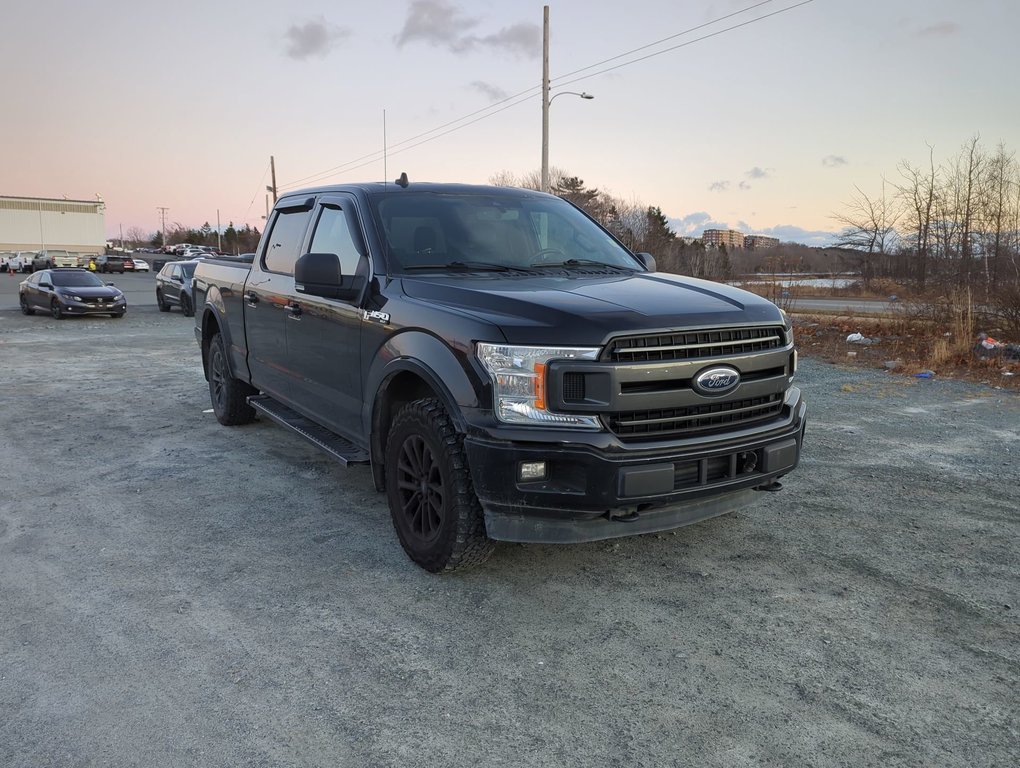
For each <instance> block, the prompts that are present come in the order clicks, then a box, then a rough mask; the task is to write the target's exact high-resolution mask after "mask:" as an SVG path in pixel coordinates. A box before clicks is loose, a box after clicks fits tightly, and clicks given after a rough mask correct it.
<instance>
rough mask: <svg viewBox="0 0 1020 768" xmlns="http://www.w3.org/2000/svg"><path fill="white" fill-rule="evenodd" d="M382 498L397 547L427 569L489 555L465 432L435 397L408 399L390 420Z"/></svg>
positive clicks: (455, 566) (471, 562) (467, 563)
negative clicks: (473, 484)
mask: <svg viewBox="0 0 1020 768" xmlns="http://www.w3.org/2000/svg"><path fill="white" fill-rule="evenodd" d="M386 496H387V499H388V501H389V506H390V515H391V516H392V518H393V527H394V528H396V531H397V537H398V538H399V539H400V544H401V546H402V547H403V548H404V551H405V552H406V553H407V554H408V556H409V557H410V558H411V559H412V560H414V562H416V563H417V564H418V565H420V566H421V567H422V568H424V569H425V570H427V571H431V572H432V573H437V572H439V571H453V570H456V569H458V568H466V567H469V566H472V565H479V564H481V563H483V562H485V561H486V560H487V559H488V558H489V555H491V554H492V551H493V543H492V541H491V540H490V539H489V538H488V537H487V536H486V535H485V519H484V516H483V514H482V508H481V505H480V504H479V503H478V497H477V496H476V495H475V491H474V487H473V486H472V485H471V475H470V473H469V471H468V463H467V456H466V454H465V453H464V440H463V436H462V435H460V434H458V432H457V430H456V429H455V428H454V425H453V421H452V420H451V419H450V415H449V414H448V413H447V412H446V409H445V408H444V407H443V406H442V404H441V403H440V402H439V401H438V400H436V399H435V398H427V399H424V400H417V401H415V402H413V403H409V404H408V405H406V406H404V408H402V409H401V411H400V412H399V413H398V414H397V416H396V418H394V419H393V425H392V426H391V428H390V432H389V437H388V438H387V442H386Z"/></svg>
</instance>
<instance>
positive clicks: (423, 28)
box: [396, 0, 542, 59]
mask: <svg viewBox="0 0 1020 768" xmlns="http://www.w3.org/2000/svg"><path fill="white" fill-rule="evenodd" d="M478 24H479V20H478V19H477V18H474V17H472V16H467V15H465V14H464V13H463V12H462V11H461V9H459V8H458V7H457V6H455V5H453V4H452V3H448V2H446V1H445V0H414V1H413V2H412V3H411V7H410V9H409V11H408V14H407V19H406V20H405V21H404V28H403V29H402V30H400V34H398V35H397V37H396V44H397V47H398V48H403V47H404V46H405V45H407V44H408V43H415V42H419V43H425V44H426V45H431V46H433V47H436V48H447V49H449V50H450V51H452V52H453V53H467V52H470V51H474V50H477V49H486V50H490V51H500V52H503V53H510V54H513V55H515V56H525V57H527V58H532V59H534V58H538V57H539V56H540V55H541V52H542V51H541V49H542V31H541V29H540V28H539V26H538V25H537V24H526V23H520V24H513V25H511V26H509V27H503V28H502V29H501V30H499V31H498V32H495V33H490V34H487V35H477V34H470V33H471V32H472V31H473V30H474V29H475V28H476V27H477V26H478Z"/></svg>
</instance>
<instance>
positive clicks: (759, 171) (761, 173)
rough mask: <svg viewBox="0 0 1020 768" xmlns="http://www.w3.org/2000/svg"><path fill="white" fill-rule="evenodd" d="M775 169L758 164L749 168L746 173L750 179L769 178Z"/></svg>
mask: <svg viewBox="0 0 1020 768" xmlns="http://www.w3.org/2000/svg"><path fill="white" fill-rule="evenodd" d="M773 170H774V169H773V168H759V167H758V166H757V165H756V166H754V168H752V169H751V170H749V171H748V172H747V173H745V174H744V175H745V176H747V177H748V178H749V179H767V178H768V177H769V176H771V175H772V172H773Z"/></svg>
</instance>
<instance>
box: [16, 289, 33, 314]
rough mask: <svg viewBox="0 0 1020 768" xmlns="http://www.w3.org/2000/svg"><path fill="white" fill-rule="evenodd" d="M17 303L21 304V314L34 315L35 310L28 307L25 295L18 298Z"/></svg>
mask: <svg viewBox="0 0 1020 768" xmlns="http://www.w3.org/2000/svg"><path fill="white" fill-rule="evenodd" d="M18 303H19V304H21V312H22V314H25V315H34V314H35V310H34V309H32V308H31V307H30V306H28V299H26V298H25V294H23V293H22V294H21V295H19V296H18Z"/></svg>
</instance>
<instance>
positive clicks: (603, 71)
mask: <svg viewBox="0 0 1020 768" xmlns="http://www.w3.org/2000/svg"><path fill="white" fill-rule="evenodd" d="M813 2H814V0H801V2H799V3H795V4H794V5H790V6H787V7H786V8H780V9H779V10H778V11H772V12H771V13H766V14H764V15H762V16H757V17H755V18H753V19H750V20H748V21H742V22H740V23H739V24H734V25H733V26H732V27H726V28H724V29H720V30H718V31H716V32H709V33H708V34H707V35H702V36H701V37H696V38H694V39H693V40H688V41H687V42H684V43H679V44H677V45H673V46H670V47H669V48H663V49H662V50H661V51H656V52H655V53H649V54H648V55H646V56H640V57H638V58H636V59H631V60H630V61H625V62H623V63H622V64H617V65H616V66H613V67H607V68H606V69H600V70H599V71H598V72H592V73H590V74H587V75H582V76H581V77H575V78H574V79H573V80H567V81H566V82H565V83H559V85H561V86H563V85H571V84H573V83H579V82H581V81H582V80H587V79H588V78H590V77H596V76H597V75H604V74H606V73H607V72H613V71H614V70H617V69H623V68H624V67H629V66H630V65H631V64H637V63H639V62H642V61H647V60H648V59H653V58H655V57H656V56H661V55H662V54H664V53H669V52H670V51H675V50H677V49H678V48H686V47H687V46H688V45H693V44H694V43H700V42H701V41H702V40H708V39H709V38H711V37H717V36H719V35H721V34H723V33H724V32H732V31H733V30H734V29H740V28H741V27H746V26H748V25H750V24H755V23H757V22H759V21H763V20H765V19H767V18H770V17H772V16H778V15H779V14H781V13H786V12H787V11H792V10H793V9H794V8H800V7H801V6H802V5H807V4H808V3H813ZM607 61H612V59H607ZM585 69H589V67H585ZM578 71H584V70H578ZM557 80H558V79H557Z"/></svg>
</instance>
